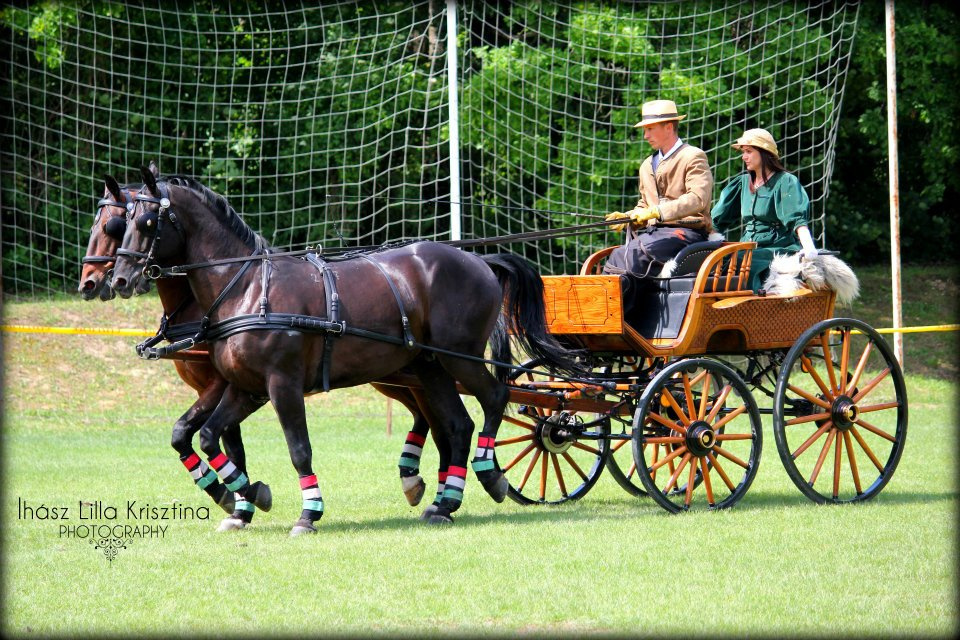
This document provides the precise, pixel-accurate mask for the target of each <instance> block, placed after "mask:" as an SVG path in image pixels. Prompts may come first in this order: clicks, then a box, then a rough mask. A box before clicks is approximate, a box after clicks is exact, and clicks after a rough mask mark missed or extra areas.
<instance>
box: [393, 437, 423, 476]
mask: <svg viewBox="0 0 960 640" xmlns="http://www.w3.org/2000/svg"><path fill="white" fill-rule="evenodd" d="M425 441H426V438H424V437H423V436H421V435H418V434H416V433H414V432H413V431H411V432H410V433H408V434H407V441H406V442H405V443H404V445H403V451H401V452H400V462H399V463H398V466H399V467H400V477H401V478H408V477H410V476H418V475H420V456H421V455H423V443H424V442H425Z"/></svg>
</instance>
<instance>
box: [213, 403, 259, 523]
mask: <svg viewBox="0 0 960 640" xmlns="http://www.w3.org/2000/svg"><path fill="white" fill-rule="evenodd" d="M265 402H266V401H265V400H264V399H263V398H258V397H254V396H252V395H250V394H248V393H246V392H244V391H240V390H239V389H237V388H236V387H234V386H233V385H228V386H227V388H226V389H225V390H224V392H223V395H222V396H221V397H220V402H219V403H218V404H217V408H216V409H214V410H213V413H211V414H210V417H209V418H207V420H206V422H204V424H203V426H202V427H201V428H200V450H201V451H203V453H204V454H205V455H206V456H207V460H208V461H209V463H210V466H211V467H212V468H213V470H214V471H216V473H217V475H218V476H219V477H220V480H221V481H222V482H223V484H224V485H226V488H227V490H228V491H230V492H231V493H230V498H229V503H230V508H229V509H228V510H227V513H232V512H233V510H234V507H235V506H236V505H235V499H234V494H236V493H239V494H240V495H241V497H243V498H244V499H245V500H246V501H248V502H252V503H253V504H254V505H255V506H257V507H259V508H261V509H263V510H264V511H269V510H270V506H271V505H272V502H273V497H272V494H271V492H270V487H269V486H268V485H266V484H264V483H262V482H259V481H257V482H254V483H253V484H251V483H250V480H249V478H248V477H247V474H246V473H245V472H244V471H243V470H241V469H239V468H238V467H237V465H236V464H234V463H233V462H232V461H231V460H230V458H228V457H227V456H226V455H224V453H223V452H222V451H221V450H220V439H221V438H222V437H223V435H224V431H225V430H226V428H227V427H228V426H230V425H239V424H240V423H241V422H243V420H244V419H245V418H246V417H247V416H249V415H250V414H251V413H253V412H254V411H256V410H257V409H259V408H260V407H262V406H263V405H264V403H265ZM226 440H227V442H231V439H230V437H229V436H228V437H227V438H226ZM231 444H232V443H231Z"/></svg>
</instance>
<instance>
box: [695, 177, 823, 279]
mask: <svg viewBox="0 0 960 640" xmlns="http://www.w3.org/2000/svg"><path fill="white" fill-rule="evenodd" d="M710 217H711V218H712V219H713V226H714V228H715V229H717V230H719V231H721V232H723V233H724V234H726V235H727V239H728V240H729V239H731V238H730V233H729V232H730V231H732V230H734V229H736V228H737V227H738V226H739V225H740V223H741V221H742V222H743V233H742V234H741V236H740V240H741V241H744V242H748V241H752V242H756V243H757V248H756V249H755V250H754V251H753V263H752V266H751V268H750V284H749V287H750V288H751V289H753V290H754V291H757V290H759V289H760V288H762V287H763V281H764V279H765V278H766V277H767V272H768V271H769V270H770V263H771V262H773V256H774V254H776V253H795V252H797V251H799V250H800V239H799V238H798V237H797V227H800V226H803V225H809V224H810V199H809V198H808V197H807V192H806V191H804V189H803V185H801V184H800V181H799V180H798V179H797V177H796V176H794V175H793V174H791V173H787V172H786V171H781V172H779V173H777V174H775V175H774V176H773V177H771V178H770V179H769V180H768V181H767V182H766V183H765V184H763V185H761V186H760V187H758V188H757V190H756V192H755V193H754V192H751V191H750V174H749V173H743V174H742V175H740V176H738V177H737V178H734V179H733V181H731V182H730V184H728V185H727V186H726V187H724V189H723V191H722V192H721V193H720V199H719V201H718V202H717V203H716V204H715V205H714V206H713V209H712V211H711V212H710Z"/></svg>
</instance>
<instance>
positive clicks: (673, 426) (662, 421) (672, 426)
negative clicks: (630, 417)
mask: <svg viewBox="0 0 960 640" xmlns="http://www.w3.org/2000/svg"><path fill="white" fill-rule="evenodd" d="M647 417H649V418H650V419H652V420H653V421H654V422H659V423H660V424H662V425H663V426H665V427H667V428H668V429H673V430H675V431H679V432H680V433H686V432H687V428H686V427H684V426H682V425H679V424H677V423H676V422H675V421H673V420H669V419H667V418H664V417H663V416H661V415H660V414H659V413H654V412H650V413H649V414H648V416H647Z"/></svg>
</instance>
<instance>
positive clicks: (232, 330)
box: [81, 170, 907, 533]
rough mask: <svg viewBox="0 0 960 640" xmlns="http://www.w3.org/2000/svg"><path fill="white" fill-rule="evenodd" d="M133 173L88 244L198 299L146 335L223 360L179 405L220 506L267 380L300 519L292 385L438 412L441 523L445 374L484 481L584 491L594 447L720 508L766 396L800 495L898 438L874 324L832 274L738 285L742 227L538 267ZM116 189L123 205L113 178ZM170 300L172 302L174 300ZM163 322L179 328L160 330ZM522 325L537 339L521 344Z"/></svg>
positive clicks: (182, 442)
mask: <svg viewBox="0 0 960 640" xmlns="http://www.w3.org/2000/svg"><path fill="white" fill-rule="evenodd" d="M143 176H144V185H143V187H142V188H140V189H139V190H140V191H141V193H138V194H136V195H135V196H130V195H129V194H128V195H125V196H124V198H125V199H126V200H127V201H128V202H130V203H135V205H134V204H131V205H130V206H127V207H126V208H127V212H126V216H125V219H126V222H128V223H129V222H132V223H133V224H125V225H124V228H123V229H119V231H118V229H117V228H114V229H113V231H112V234H111V232H110V230H109V229H107V225H108V223H109V220H106V219H105V220H102V221H101V220H100V219H99V217H98V221H99V222H100V228H102V229H103V230H104V233H107V234H108V235H112V236H113V238H114V239H113V242H112V244H110V243H107V244H103V243H102V242H100V243H99V244H98V243H95V242H94V235H96V233H97V229H98V227H97V224H95V227H94V232H93V233H92V235H91V243H90V247H89V248H88V261H89V262H91V263H93V265H95V266H96V267H98V268H99V267H101V266H102V263H104V262H109V260H110V258H111V255H115V256H116V257H117V266H116V271H115V273H113V274H112V275H113V279H112V281H111V282H110V284H111V286H112V288H113V289H114V290H116V291H117V292H119V293H120V295H123V296H129V295H131V294H132V293H134V291H141V290H142V289H143V288H144V287H143V282H144V280H145V279H146V278H148V277H149V278H157V277H161V276H173V275H181V276H182V275H184V274H186V275H187V278H186V279H187V280H189V283H190V286H189V288H188V289H189V290H191V291H192V294H193V295H194V296H195V298H196V300H195V302H196V305H195V306H197V307H198V308H199V309H201V312H200V313H199V314H198V315H197V316H196V318H195V321H192V322H190V323H187V324H186V325H183V324H182V325H181V326H180V331H179V332H178V333H177V332H173V331H168V330H167V329H168V327H164V326H162V327H161V331H159V332H158V336H157V338H156V339H155V340H154V341H152V342H150V343H149V346H147V347H146V348H143V349H141V355H151V354H152V355H151V357H158V356H162V357H169V358H174V359H177V360H178V361H179V362H180V363H185V362H190V361H194V362H197V363H199V364H203V365H207V364H209V363H210V362H213V363H214V364H215V365H216V366H215V367H214V368H215V369H216V371H217V372H219V377H217V376H214V378H213V381H212V382H209V385H208V386H207V387H203V385H194V387H195V388H197V390H198V394H199V395H200V399H199V400H198V401H197V403H196V404H195V405H194V407H191V409H190V410H188V412H187V413H186V414H184V416H183V417H182V418H181V420H179V421H178V423H177V425H176V426H175V427H174V448H176V449H177V450H178V452H179V453H181V460H183V461H184V464H185V465H186V464H187V463H188V462H187V461H188V460H191V461H193V462H194V464H195V466H194V467H193V468H192V469H191V468H190V467H189V466H188V469H190V470H191V474H192V475H193V476H194V480H195V481H196V482H197V484H198V486H201V488H204V490H205V491H207V493H209V494H210V495H211V497H213V498H214V500H216V501H217V502H218V503H219V504H220V505H221V506H222V507H223V508H224V509H225V510H227V511H228V512H230V511H231V509H233V507H234V503H233V499H232V498H231V497H230V495H231V492H237V493H236V495H246V496H247V498H248V499H249V500H250V501H251V502H252V503H255V504H256V505H257V506H259V507H261V508H263V509H264V510H266V509H269V506H270V498H269V490H268V488H266V485H263V484H262V483H252V484H251V483H250V482H249V479H248V478H247V477H246V475H245V472H244V470H243V460H244V454H243V451H242V443H241V442H239V429H238V428H237V429H236V430H235V431H234V427H237V426H238V425H239V423H240V422H241V421H242V420H243V418H245V417H246V416H247V415H249V414H250V413H252V412H253V411H255V410H256V409H257V408H259V407H260V406H262V405H263V404H264V403H265V402H266V401H267V400H268V399H269V400H270V401H271V402H272V403H273V404H274V407H275V408H276V410H277V414H278V417H279V418H280V422H281V426H282V427H283V429H284V432H285V435H286V438H287V443H288V446H289V448H290V453H291V460H292V461H293V463H294V466H295V468H296V469H297V471H298V474H299V475H300V484H301V487H302V488H303V491H304V508H303V512H302V514H301V517H300V519H299V520H298V522H297V523H296V525H295V526H294V530H293V531H292V532H291V533H301V532H304V531H313V530H315V529H314V527H313V526H312V523H313V522H315V521H316V520H318V519H319V518H320V516H321V515H322V508H323V506H322V500H321V499H320V498H319V495H320V493H319V488H318V487H317V485H316V483H315V476H313V474H312V468H311V456H310V446H309V437H308V435H307V432H306V423H305V418H304V415H303V401H302V397H303V395H304V394H309V393H310V392H315V391H319V390H321V389H322V390H327V389H330V388H336V387H343V386H353V385H356V384H363V383H368V382H369V383H374V384H375V386H376V387H377V389H378V390H380V391H382V392H385V393H387V394H388V395H391V396H392V397H397V398H399V399H401V401H403V402H404V404H405V405H406V406H407V407H408V408H410V410H411V412H412V413H413V414H414V418H415V428H416V425H417V424H419V425H420V428H421V429H424V430H425V428H426V427H425V425H429V427H430V428H431V429H432V431H433V435H434V439H435V441H436V443H437V446H438V449H439V450H440V466H441V476H440V477H441V478H445V477H446V478H448V480H447V483H446V488H445V489H443V490H442V492H441V491H438V494H437V500H435V503H434V505H432V506H433V509H432V510H431V509H430V508H429V507H428V510H427V511H426V512H425V516H428V519H430V520H431V521H434V522H451V521H452V518H451V517H450V513H452V512H453V511H455V510H456V509H457V508H458V507H459V505H460V501H461V500H462V496H463V493H462V492H463V487H464V480H465V476H466V467H467V455H468V452H467V450H468V448H469V444H470V443H469V440H470V437H469V434H470V433H472V431H473V424H472V422H471V420H470V418H469V416H468V415H467V412H466V410H465V408H464V406H463V403H462V400H461V399H460V396H459V394H469V395H473V396H475V397H476V398H477V400H478V401H479V403H480V405H481V408H482V409H483V412H484V422H483V426H482V428H481V429H480V433H479V437H478V447H477V455H476V457H475V458H474V459H473V462H472V466H473V469H474V472H475V474H476V476H477V477H478V479H480V481H481V484H482V485H483V487H484V488H485V489H486V490H487V492H488V493H489V494H490V495H491V496H492V497H493V498H494V499H495V500H498V501H499V500H502V499H504V497H505V496H510V497H511V498H513V499H514V500H516V501H517V502H520V503H523V504H546V503H561V502H565V501H567V500H573V499H577V498H580V497H583V496H584V495H585V494H586V493H587V492H588V491H589V490H590V488H591V487H593V486H594V484H595V483H596V481H597V479H598V478H599V476H600V475H601V473H602V471H603V470H604V468H606V469H608V471H609V473H610V474H611V475H612V476H613V477H614V478H615V479H616V481H617V482H618V483H619V484H620V485H621V486H623V488H624V489H626V490H627V491H629V492H630V493H632V494H634V495H638V496H645V495H646V496H650V497H651V498H653V500H654V501H655V502H656V503H657V504H659V505H660V506H662V507H663V508H665V509H667V510H669V511H674V512H675V511H685V510H688V509H695V508H707V509H714V508H725V507H730V506H732V505H734V504H735V503H736V502H738V501H739V500H740V499H741V498H742V497H743V496H744V494H745V493H746V492H747V490H748V489H749V487H750V485H751V483H752V482H753V480H754V478H755V476H756V473H757V469H758V464H759V458H760V453H761V449H762V442H763V429H762V426H761V416H762V415H771V416H772V422H773V424H772V427H773V431H774V437H775V441H776V446H777V449H778V452H779V454H780V458H781V461H782V463H783V465H784V467H785V469H786V471H787V473H788V475H789V477H790V478H791V480H792V481H793V482H794V483H795V484H796V486H797V487H798V488H799V489H800V491H801V492H802V493H803V494H804V495H806V496H807V497H809V498H810V499H811V500H814V501H815V502H854V501H862V500H867V499H870V498H872V497H874V496H875V495H877V494H878V493H879V492H880V491H881V490H882V489H883V487H884V486H885V485H886V483H887V482H888V481H889V480H890V478H891V476H892V475H893V473H894V471H895V469H896V466H897V463H898V461H899V459H900V455H901V453H902V450H903V446H904V442H905V436H906V427H907V399H906V391H905V385H904V381H903V375H902V373H901V371H900V367H899V365H898V363H897V361H896V359H895V358H894V357H893V355H892V352H891V350H890V348H889V347H888V346H887V344H886V342H885V341H884V340H883V339H882V337H881V336H880V335H879V334H878V333H877V332H876V331H875V330H874V329H872V328H871V327H869V326H868V325H867V324H865V323H863V322H860V321H858V320H854V319H845V318H834V317H833V315H834V305H835V302H836V293H835V292H834V291H832V290H830V289H822V290H811V289H807V288H801V289H799V290H796V291H791V292H789V293H786V294H778V295H761V294H762V293H763V292H760V293H759V294H758V293H756V292H754V291H751V290H748V289H746V288H745V283H746V282H747V281H748V276H749V273H750V266H751V256H752V250H753V248H754V245H753V244H752V243H740V242H724V243H700V244H696V245H691V246H690V247H687V248H686V249H685V250H684V251H683V252H682V253H681V254H680V255H679V256H677V260H676V267H675V268H674V269H673V272H672V274H671V275H670V276H669V277H656V278H649V277H648V278H633V277H632V276H616V275H604V274H602V273H601V272H600V267H601V264H602V262H603V260H604V259H605V257H606V255H607V254H608V253H609V252H610V251H612V248H609V249H604V250H602V251H599V252H597V253H594V254H593V255H591V256H590V257H589V258H588V259H587V261H586V262H585V263H584V264H583V267H582V269H581V271H580V273H579V274H577V275H560V276H543V277H542V278H541V277H540V276H539V274H536V272H534V271H533V270H532V268H531V267H530V266H529V264H527V263H525V262H524V261H522V260H518V259H516V258H515V257H513V256H510V255H509V254H494V255H492V256H484V257H483V259H482V260H481V259H480V258H478V257H476V256H475V255H473V254H471V253H469V252H465V251H460V250H457V249H453V248H450V247H446V246H444V245H443V244H442V243H418V244H414V245H406V246H403V247H399V248H393V249H390V250H387V251H377V252H357V253H355V254H354V255H353V256H352V257H353V258H355V259H353V260H343V261H340V262H336V261H333V262H329V261H325V260H324V259H322V258H321V257H319V256H316V255H314V254H308V252H287V253H277V252H273V251H271V250H269V249H268V248H266V247H265V246H264V243H263V241H262V238H260V237H259V236H257V235H256V234H255V233H253V232H252V230H250V229H249V228H248V227H246V226H245V225H244V224H243V223H242V222H240V221H239V218H238V217H237V216H236V214H235V213H234V212H233V211H232V209H230V208H229V206H228V205H226V204H225V201H222V198H219V197H216V196H215V194H212V193H211V192H209V190H207V189H206V188H204V187H202V185H198V183H196V182H195V181H192V180H177V179H173V180H161V179H159V176H158V174H157V172H156V171H155V170H154V171H153V172H152V173H151V172H150V171H147V170H144V171H143ZM108 184H109V182H108ZM110 192H111V193H113V194H114V195H113V200H111V201H110V204H112V205H115V208H116V209H117V210H119V211H120V212H121V215H123V208H122V207H123V206H124V203H122V202H116V201H117V200H120V195H119V194H120V189H119V187H118V185H116V184H115V181H114V183H113V185H112V186H111V187H110ZM104 202H107V199H105V200H104V201H101V204H102V205H103V203H104ZM116 226H119V225H115V227H116ZM101 235H102V234H101ZM120 238H122V247H121V246H118V245H120V244H121V241H120ZM98 242H99V241H98ZM104 247H107V248H106V249H104ZM110 251H113V254H111V255H105V253H106V254H109V253H110ZM293 254H296V255H293ZM85 260H86V259H85ZM170 265H172V266H170ZM531 272H532V275H533V276H534V279H535V280H536V281H537V283H536V285H537V286H533V285H531V284H530V282H529V280H530V275H531ZM85 273H86V269H85ZM101 277H106V276H105V275H102V276H101ZM164 280H165V279H160V280H158V281H157V282H158V286H159V283H160V282H163V281H164ZM173 280H175V281H176V280H177V278H173ZM180 283H181V284H182V283H183V279H180ZM541 283H542V284H541ZM100 286H102V283H101V284H100V285H97V286H94V285H92V284H90V280H87V281H84V282H83V283H82V284H81V291H84V295H85V296H86V297H88V299H89V298H92V297H94V296H95V295H96V293H97V291H98V290H99V287H100ZM180 288H181V289H184V287H183V286H181V287H180ZM531 291H533V292H535V295H534V296H533V297H534V298H536V300H534V301H531V294H530V292H531ZM361 294H362V295H361ZM161 297H163V295H162V292H161ZM168 297H169V296H168ZM385 300H386V301H388V302H386V303H384V301H385ZM174 302H175V301H174ZM534 302H535V304H534ZM164 306H165V315H164V318H165V319H168V318H170V317H172V315H176V314H177V313H180V311H181V309H182V307H183V303H180V306H177V305H176V304H173V303H172V304H171V305H170V308H168V305H167V303H166V302H165V303H164ZM174 307H176V308H175V309H174ZM531 309H533V311H531ZM537 316H539V317H537ZM182 320H183V318H181V321H182ZM504 322H505V324H503V323H504ZM544 323H545V324H544ZM538 324H542V325H544V326H543V327H540V326H538ZM184 326H187V327H188V329H186V330H184V329H183V327H184ZM194 331H196V334H195V335H190V334H192V333H193V332H194ZM541 332H542V335H541ZM507 334H512V337H510V336H509V335H507ZM160 338H164V339H167V340H172V341H174V342H175V344H173V345H170V346H168V347H163V348H156V347H154V346H152V345H155V344H157V342H158V341H159V339H160ZM488 339H489V340H490V345H491V347H492V353H493V357H492V360H491V359H488V358H487V357H486V355H485V352H486V348H487V344H488ZM204 341H209V342H208V344H209V351H207V350H205V348H204V347H205V345H204ZM516 342H519V343H520V344H521V345H522V346H523V347H524V349H525V350H526V351H527V352H528V353H529V354H532V355H533V359H532V360H529V361H527V362H524V363H523V364H522V365H519V366H518V365H515V364H513V362H512V355H511V347H510V344H511V343H516ZM334 345H350V346H349V348H348V347H346V346H334ZM514 346H515V345H514ZM555 347H556V348H555ZM144 352H146V353H144ZM574 356H575V358H576V361H575V362H573V360H572V358H573V357H574ZM491 363H492V364H494V365H495V368H496V369H497V371H499V372H500V377H499V382H498V381H497V380H495V379H494V376H493V375H491V373H490V371H489V370H488V365H489V364H491ZM571 363H573V364H571ZM178 366H179V365H178ZM181 375H183V372H182V371H181ZM185 379H186V378H185ZM504 383H505V384H504ZM204 384H207V383H204ZM201 387H203V388H201ZM301 389H302V390H303V392H304V393H300V390H301ZM505 409H506V410H505ZM198 431H199V433H200V447H201V449H202V451H203V452H204V453H205V454H207V457H208V459H209V460H210V462H211V466H212V467H213V469H214V470H215V471H216V472H217V474H215V475H214V476H213V479H212V480H211V481H210V482H208V483H207V484H203V485H202V484H201V481H200V480H199V479H200V478H209V477H210V475H209V472H204V468H205V467H203V466H202V463H197V460H198V459H199V458H198V457H197V456H196V454H195V453H193V449H192V446H193V445H192V444H191V442H190V441H191V439H192V436H193V435H194V434H195V433H197V432H198ZM221 437H222V438H223V444H224V447H225V448H226V449H227V455H226V456H225V455H224V454H223V452H221V451H220V449H219V446H220V445H219V442H220V439H221ZM421 442H422V439H421ZM231 460H233V461H234V462H237V463H238V465H234V464H233V462H231ZM197 464H200V465H201V466H199V467H198V466H197ZM198 469H199V470H198ZM448 472H449V475H448ZM217 475H219V479H220V480H222V482H223V484H222V485H218V482H217V479H216V477H217ZM311 478H312V480H310V479H311ZM310 482H313V484H310ZM421 484H422V481H421ZM218 486H219V487H222V489H220V490H218V492H216V493H214V492H213V491H212V490H211V487H213V488H216V487H218ZM228 489H229V491H228ZM414 493H416V492H414ZM420 494H422V489H421V490H420ZM408 499H411V498H410V496H409V495H408ZM418 500H419V496H417V497H415V498H413V499H411V503H414V502H415V501H418Z"/></svg>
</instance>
